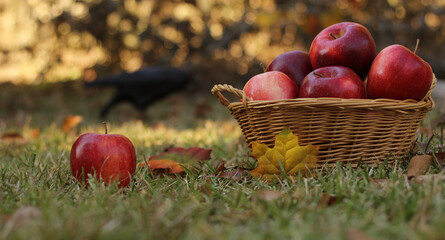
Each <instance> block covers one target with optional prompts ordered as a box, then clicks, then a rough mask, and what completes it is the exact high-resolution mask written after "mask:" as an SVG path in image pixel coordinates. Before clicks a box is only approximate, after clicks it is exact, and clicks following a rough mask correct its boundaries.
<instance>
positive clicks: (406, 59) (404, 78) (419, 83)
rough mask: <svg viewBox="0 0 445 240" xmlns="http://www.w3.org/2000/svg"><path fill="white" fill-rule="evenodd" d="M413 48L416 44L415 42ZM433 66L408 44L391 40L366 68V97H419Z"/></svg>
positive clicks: (428, 81) (430, 80)
mask: <svg viewBox="0 0 445 240" xmlns="http://www.w3.org/2000/svg"><path fill="white" fill-rule="evenodd" d="M416 49H417V46H416ZM432 81H433V70H432V69H431V66H430V65H429V64H428V63H427V62H425V61H424V60H423V59H422V58H420V57H419V56H417V55H416V54H415V51H414V53H413V52H412V51H411V50H409V49H408V48H406V47H404V46H401V45H398V44H395V45H391V46H388V47H386V48H384V49H383V50H382V51H381V52H380V53H379V54H378V55H377V57H376V58H375V60H374V62H373V63H372V66H371V70H370V71H369V76H368V83H367V90H368V98H372V99H374V98H390V99H398V100H404V99H415V100H421V99H422V98H423V97H425V95H426V94H427V92H428V91H429V89H430V87H431V83H432Z"/></svg>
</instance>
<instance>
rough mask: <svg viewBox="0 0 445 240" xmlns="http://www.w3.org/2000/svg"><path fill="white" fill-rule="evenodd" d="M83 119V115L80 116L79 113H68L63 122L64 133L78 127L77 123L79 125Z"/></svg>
mask: <svg viewBox="0 0 445 240" xmlns="http://www.w3.org/2000/svg"><path fill="white" fill-rule="evenodd" d="M82 121H83V117H82V116H79V115H75V116H72V115H68V116H67V117H66V118H65V120H64V121H63V124H62V127H61V129H62V131H63V132H64V133H68V132H69V131H71V129H73V128H75V127H77V125H79V123H81V122H82Z"/></svg>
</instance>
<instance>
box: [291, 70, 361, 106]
mask: <svg viewBox="0 0 445 240" xmlns="http://www.w3.org/2000/svg"><path fill="white" fill-rule="evenodd" d="M300 97H301V98H319V97H336V98H360V99H361V98H366V91H365V85H364V83H363V82H362V80H361V79H360V77H359V76H358V75H357V74H356V73H355V72H354V71H352V70H351V69H350V68H347V67H343V66H329V67H322V68H319V69H316V70H314V71H312V72H311V73H309V74H308V75H307V76H306V77H305V78H304V81H303V84H301V88H300Z"/></svg>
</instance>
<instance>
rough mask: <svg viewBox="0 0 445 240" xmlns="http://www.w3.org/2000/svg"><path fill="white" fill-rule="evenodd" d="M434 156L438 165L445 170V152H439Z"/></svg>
mask: <svg viewBox="0 0 445 240" xmlns="http://www.w3.org/2000/svg"><path fill="white" fill-rule="evenodd" d="M433 155H434V159H435V161H436V163H437V164H438V165H439V167H441V168H442V169H443V168H444V167H445V152H437V153H434V154H433Z"/></svg>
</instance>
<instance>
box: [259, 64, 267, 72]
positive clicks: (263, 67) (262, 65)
mask: <svg viewBox="0 0 445 240" xmlns="http://www.w3.org/2000/svg"><path fill="white" fill-rule="evenodd" d="M260 66H261V68H262V69H263V72H266V66H264V64H263V63H260Z"/></svg>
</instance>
